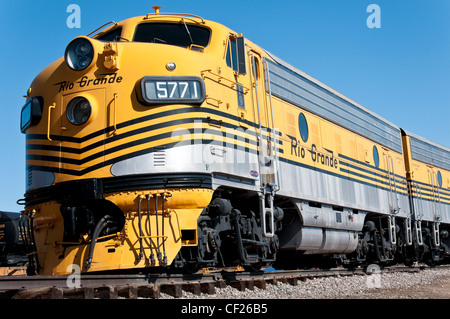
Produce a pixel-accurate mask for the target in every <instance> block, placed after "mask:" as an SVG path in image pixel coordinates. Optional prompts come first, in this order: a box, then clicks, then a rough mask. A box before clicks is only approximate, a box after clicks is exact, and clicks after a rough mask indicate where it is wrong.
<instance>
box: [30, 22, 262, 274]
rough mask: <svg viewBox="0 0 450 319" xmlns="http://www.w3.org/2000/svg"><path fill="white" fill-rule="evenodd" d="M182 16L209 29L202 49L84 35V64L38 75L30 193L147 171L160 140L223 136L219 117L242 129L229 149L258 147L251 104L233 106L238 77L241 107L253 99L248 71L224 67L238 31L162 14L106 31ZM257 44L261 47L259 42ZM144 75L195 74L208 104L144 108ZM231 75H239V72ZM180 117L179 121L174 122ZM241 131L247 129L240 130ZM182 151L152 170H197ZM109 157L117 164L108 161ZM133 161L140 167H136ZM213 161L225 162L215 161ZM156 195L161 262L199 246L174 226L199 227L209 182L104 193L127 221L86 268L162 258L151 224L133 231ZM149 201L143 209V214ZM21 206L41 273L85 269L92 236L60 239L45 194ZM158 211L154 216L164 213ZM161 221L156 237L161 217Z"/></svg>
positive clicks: (57, 216) (59, 224)
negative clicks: (82, 109) (77, 103)
mask: <svg viewBox="0 0 450 319" xmlns="http://www.w3.org/2000/svg"><path fill="white" fill-rule="evenodd" d="M181 19H184V20H185V23H187V24H188V25H189V24H193V25H201V26H204V27H206V28H209V29H210V30H211V40H210V43H209V44H208V46H207V47H205V48H201V50H193V49H192V48H191V49H189V48H181V47H176V46H168V45H164V44H153V43H152V44H150V43H137V42H131V41H130V42H127V41H122V42H113V43H105V42H100V41H97V40H95V39H89V41H90V42H91V43H92V45H93V47H94V50H95V58H94V61H93V62H92V64H91V66H90V67H88V68H87V69H86V70H83V71H73V70H71V69H70V68H69V67H68V66H67V65H66V63H65V61H64V58H60V59H58V60H57V61H55V62H54V63H52V64H51V65H50V66H48V67H47V68H45V69H44V70H43V71H42V72H41V73H40V74H39V75H38V76H37V77H36V78H35V80H34V81H33V83H32V84H31V86H30V89H29V90H28V98H30V97H32V96H42V97H43V99H44V108H43V115H42V120H41V121H40V122H39V123H38V124H37V125H34V126H31V127H29V128H28V129H27V130H26V144H27V152H26V156H27V168H28V182H27V192H28V193H30V192H33V191H39V190H40V189H45V188H48V187H52V185H58V184H60V183H64V182H71V181H74V180H85V179H93V178H95V179H101V178H108V177H112V176H114V174H113V173H112V172H116V174H117V175H127V174H139V173H143V172H144V173H149V171H148V170H147V167H146V166H145V165H146V164H148V162H146V161H145V156H146V155H148V154H146V153H150V152H151V151H150V150H154V149H155V148H156V147H158V146H166V145H174V144H178V143H179V142H183V141H189V142H190V141H191V140H192V141H194V142H193V144H194V146H193V147H194V148H195V147H196V145H195V141H200V145H201V143H202V140H204V139H205V138H208V139H212V140H215V141H216V142H220V143H222V142H223V141H224V140H225V139H227V134H226V133H227V129H226V127H225V126H223V125H217V123H227V124H230V125H231V126H232V127H235V128H242V130H237V131H236V134H237V135H236V134H234V133H233V134H231V137H230V138H229V140H228V141H227V142H229V144H230V145H233V147H234V146H235V145H236V147H239V148H240V149H241V150H243V151H242V152H245V150H252V151H253V152H256V149H257V142H256V134H255V132H256V125H255V124H254V122H255V114H254V110H253V109H238V108H237V107H236V105H235V100H236V83H237V82H238V81H239V82H243V83H245V84H244V85H245V87H246V89H245V93H246V94H245V99H246V105H248V106H250V105H252V101H251V96H250V95H251V93H250V92H249V88H250V87H251V86H252V82H251V76H250V74H247V75H241V76H238V75H237V74H236V73H235V72H234V71H233V70H232V69H230V68H229V67H228V66H227V64H226V59H225V54H226V50H227V47H228V46H229V42H228V41H230V39H233V38H235V37H236V36H237V34H236V33H234V32H233V31H231V30H230V29H228V28H226V27H224V26H222V25H220V24H217V23H214V22H211V21H206V20H203V19H201V18H196V17H186V16H183V17H180V16H173V15H163V14H151V15H147V16H144V17H135V18H130V19H127V20H124V21H122V22H120V23H118V24H116V25H114V26H113V27H111V28H110V29H107V30H105V32H108V31H109V30H111V29H113V28H117V27H121V28H122V35H121V37H122V38H126V39H132V38H133V33H134V30H135V27H136V25H137V24H139V23H152V22H156V21H157V22H167V23H180V22H181ZM247 46H248V47H249V48H250V47H253V44H252V43H251V42H249V41H247ZM254 49H255V50H257V51H260V49H259V48H258V47H256V46H254ZM260 52H262V51H260ZM169 62H173V63H175V65H176V69H175V70H169V69H168V68H167V64H168V63H169ZM148 75H151V76H197V77H200V78H202V79H203V81H204V82H205V86H206V99H205V102H204V103H203V104H202V105H201V106H192V105H177V104H172V105H159V106H146V105H142V104H141V103H140V102H139V101H138V99H137V96H136V85H137V83H138V81H139V80H140V79H142V78H143V77H144V76H148ZM238 77H240V78H239V79H237V78H238ZM76 96H83V97H86V98H87V99H88V100H89V101H90V102H91V105H92V108H93V111H92V114H91V117H90V118H89V120H88V122H87V123H86V124H84V125H82V126H80V127H77V126H74V125H71V124H70V123H69V122H68V119H67V117H66V114H65V112H66V107H67V105H68V103H69V101H70V100H71V99H73V98H74V97H76ZM179 121H182V122H183V123H185V124H183V125H180V124H177V123H178V122H179ZM177 129H178V131H177ZM244 129H245V130H247V129H248V130H249V131H248V132H247V133H246V132H244ZM190 130H191V131H192V132H191V131H190ZM173 132H175V133H173ZM177 132H178V133H177ZM180 132H181V133H180ZM197 132H199V133H197ZM233 132H234V131H233ZM206 136H209V137H206ZM180 145H183V143H181V144H180ZM212 145H214V143H213V144H212ZM180 149H181V150H178V151H176V152H175V154H173V156H175V157H170V156H166V157H167V164H166V165H164V167H158V166H157V165H156V166H154V165H152V167H151V169H150V172H152V173H160V172H176V171H188V172H191V171H198V170H199V168H198V167H194V166H193V165H192V163H191V160H190V159H189V156H186V155H190V154H194V152H193V151H192V150H189V154H186V153H184V151H183V150H182V146H181V147H180ZM207 151H210V152H211V154H212V156H215V155H214V154H213V153H215V152H216V153H217V154H218V155H219V157H220V155H221V154H219V153H220V152H221V150H220V149H219V150H214V149H212V148H209V146H208V148H207ZM142 154H144V155H142ZM211 154H210V155H211ZM138 156H143V157H144V159H142V158H141V159H142V160H140V159H139V157H138ZM124 158H125V159H129V160H131V161H133V159H135V158H138V160H137V162H135V163H132V164H131V165H127V164H126V163H125V164H124V165H122V166H125V169H121V168H120V167H121V165H120V163H119V162H121V161H122V162H123V161H126V160H124ZM253 162H255V163H256V161H253ZM116 163H118V164H117V167H118V168H117V167H116V168H114V167H113V166H114V164H116ZM136 163H138V164H139V163H140V164H141V166H138V167H136V166H135V164H136ZM215 163H216V164H217V165H218V166H221V165H222V163H218V162H217V161H216V162H215ZM243 165H247V164H243ZM254 165H257V164H254ZM198 166H201V170H202V171H206V172H209V173H211V171H213V170H214V168H212V167H209V165H208V164H206V165H205V164H204V163H203V162H202V161H200V163H199V164H198ZM225 166H226V167H228V168H231V167H235V166H236V165H234V164H233V163H228V164H225ZM249 171H250V170H248V172H249ZM234 175H236V176H238V175H239V173H237V172H236V173H235V174H234ZM252 178H253V177H252V176H250V175H249V174H248V177H246V179H248V180H250V179H252ZM258 183H259V180H256V181H254V184H258ZM216 186H217V185H216ZM254 188H255V189H256V186H255V187H254ZM161 194H165V195H166V196H165V200H166V202H165V205H164V212H163V213H164V225H165V230H166V233H165V237H160V238H159V239H160V240H159V245H160V246H162V245H163V243H164V244H165V250H166V252H167V265H170V264H171V263H172V261H173V258H174V257H175V256H176V254H177V253H178V251H179V250H180V248H181V246H192V245H196V235H195V236H193V238H194V239H190V240H183V239H182V238H181V233H182V231H183V230H191V231H194V232H195V234H196V231H197V225H196V221H197V219H198V217H199V215H200V213H201V212H202V210H203V209H204V208H205V207H206V206H207V205H208V203H209V202H210V201H211V198H212V194H213V190H212V189H211V188H209V189H208V188H194V189H193V188H186V189H184V188H177V189H157V190H153V189H152V190H139V191H130V192H118V193H105V194H104V195H103V198H104V199H106V200H108V201H111V202H112V203H114V204H115V205H117V206H118V207H119V208H120V209H121V210H122V211H123V213H124V216H125V226H124V228H123V230H122V231H121V232H119V233H117V234H115V236H111V238H110V239H109V240H106V241H99V242H98V243H97V244H96V249H95V254H94V258H93V263H92V266H91V268H90V269H89V271H101V270H110V269H125V268H142V267H148V266H162V265H166V263H161V262H160V261H158V259H156V261H155V262H154V263H150V262H149V257H150V254H151V250H152V249H153V250H155V249H156V250H157V249H161V247H158V246H157V241H158V238H157V236H155V235H154V234H156V233H157V232H158V229H156V228H152V230H151V232H148V231H147V230H146V231H145V232H144V234H143V236H141V235H140V234H139V232H138V229H137V214H138V202H139V199H142V198H143V201H142V225H146V224H148V216H149V215H150V224H151V225H152V227H156V224H157V223H156V219H157V216H156V210H155V209H154V201H155V197H158V198H160V201H159V205H161V196H162V195H161ZM149 198H150V202H149V205H150V206H149V207H150V208H149V209H148V212H149V213H147V200H148V199H149ZM159 209H162V207H159ZM25 213H26V214H28V215H29V216H31V217H32V218H33V229H34V238H35V242H36V247H37V255H38V258H39V264H40V270H39V272H40V274H51V275H62V274H67V273H70V272H71V265H73V264H76V265H79V266H80V267H81V271H85V270H86V269H85V266H84V263H85V262H86V258H87V254H88V252H89V244H90V238H89V237H88V236H84V237H83V238H80V240H79V242H76V243H65V242H64V241H63V230H64V225H63V218H62V217H61V213H60V203H58V202H57V201H48V202H44V203H38V204H33V205H28V206H27V207H26V210H25ZM148 214H149V215H148ZM159 214H160V215H159V218H161V211H159ZM159 228H160V229H159V234H161V233H162V224H161V223H160V224H159ZM150 233H151V234H153V235H150ZM160 236H162V235H160ZM140 238H142V239H143V240H144V246H145V247H144V248H145V249H144V255H145V256H144V258H143V259H142V260H141V261H139V262H136V256H137V254H138V253H139V240H140ZM150 247H151V249H150ZM161 251H162V250H161Z"/></svg>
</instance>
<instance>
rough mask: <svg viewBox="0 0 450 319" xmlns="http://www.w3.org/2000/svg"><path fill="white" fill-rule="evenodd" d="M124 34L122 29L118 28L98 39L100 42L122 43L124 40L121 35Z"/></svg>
mask: <svg viewBox="0 0 450 319" xmlns="http://www.w3.org/2000/svg"><path fill="white" fill-rule="evenodd" d="M121 34H122V28H121V27H118V28H115V29H113V30H111V31H108V32H106V33H104V34H101V35H100V36H99V37H96V39H97V40H100V41H107V42H111V41H120V40H123V39H122V38H121V37H120V35H121Z"/></svg>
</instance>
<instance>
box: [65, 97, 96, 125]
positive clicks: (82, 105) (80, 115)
mask: <svg viewBox="0 0 450 319" xmlns="http://www.w3.org/2000/svg"><path fill="white" fill-rule="evenodd" d="M91 113H92V108H91V104H90V103H89V101H88V100H87V99H86V98H84V97H81V96H78V97H76V98H74V99H73V100H71V101H70V102H69V104H68V105H67V109H66V116H67V119H68V120H69V122H70V123H72V124H73V125H83V124H84V123H86V122H87V121H88V120H89V118H90V117H91Z"/></svg>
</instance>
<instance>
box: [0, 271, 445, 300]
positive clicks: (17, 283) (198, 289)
mask: <svg viewBox="0 0 450 319" xmlns="http://www.w3.org/2000/svg"><path fill="white" fill-rule="evenodd" d="M447 267H448V266H447ZM425 268H426V267H425V266H421V267H402V266H395V267H386V268H382V269H380V268H378V267H377V266H373V267H368V268H367V269H362V268H358V269H354V270H348V269H344V268H338V269H327V270H323V269H308V270H280V271H264V272H245V271H233V270H230V269H223V270H215V271H207V272H204V273H197V274H167V273H164V274H145V275H144V274H122V275H117V274H114V275H103V274H102V275H92V274H82V275H80V276H79V277H77V276H74V275H69V276H0V299H94V298H98V299H117V298H126V299H136V298H138V297H142V298H159V297H160V296H161V293H166V294H169V295H172V296H174V297H181V296H182V293H183V290H184V291H188V292H191V293H193V294H197V295H199V294H201V293H205V294H210V295H213V294H214V293H215V289H216V288H224V287H226V286H232V287H234V288H236V289H238V290H241V291H243V290H245V289H250V290H253V289H254V288H255V287H257V288H259V289H265V288H266V285H267V284H277V283H278V282H283V283H289V284H291V285H297V284H298V281H299V280H300V281H304V280H306V279H308V278H310V279H311V278H319V277H329V276H354V275H366V274H368V273H369V274H370V273H373V272H376V271H379V272H381V273H383V272H393V271H397V272H398V271H408V272H420V271H421V270H423V269H425Z"/></svg>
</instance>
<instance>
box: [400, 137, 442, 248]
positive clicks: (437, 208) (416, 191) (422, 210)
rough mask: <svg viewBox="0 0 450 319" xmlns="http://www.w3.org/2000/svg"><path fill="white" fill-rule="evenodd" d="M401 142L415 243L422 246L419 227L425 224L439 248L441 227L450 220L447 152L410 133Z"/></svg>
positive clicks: (440, 146)
mask: <svg viewBox="0 0 450 319" xmlns="http://www.w3.org/2000/svg"><path fill="white" fill-rule="evenodd" d="M402 139H403V148H404V154H405V156H404V158H405V167H406V176H407V180H408V186H409V192H410V195H411V205H412V207H413V209H412V212H411V213H412V214H413V216H414V220H415V223H414V227H415V231H416V232H417V236H416V237H417V239H418V244H419V245H421V244H422V243H423V238H422V225H428V226H430V229H431V230H432V238H433V243H434V245H435V246H439V243H440V239H439V233H440V225H441V224H442V225H443V226H445V224H447V223H448V221H449V219H450V165H449V159H450V150H449V149H448V148H446V147H444V146H442V145H439V144H437V143H434V142H432V141H429V140H427V139H425V138H422V137H420V136H417V135H415V134H413V133H410V132H404V133H403V136H402Z"/></svg>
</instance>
